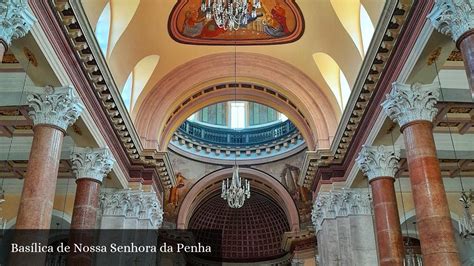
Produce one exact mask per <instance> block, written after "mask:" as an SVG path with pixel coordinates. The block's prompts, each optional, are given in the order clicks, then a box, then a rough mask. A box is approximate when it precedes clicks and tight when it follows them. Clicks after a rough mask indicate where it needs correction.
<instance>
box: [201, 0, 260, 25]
mask: <svg viewBox="0 0 474 266" xmlns="http://www.w3.org/2000/svg"><path fill="white" fill-rule="evenodd" d="M260 7H261V3H260V0H251V1H249V0H202V1H201V11H202V12H204V13H205V14H206V19H207V20H210V19H211V18H213V19H214V21H215V22H216V24H217V26H218V27H219V28H223V29H225V30H227V29H229V30H238V29H239V28H240V26H246V25H247V23H248V22H249V21H250V20H252V19H255V18H256V17H257V8H260Z"/></svg>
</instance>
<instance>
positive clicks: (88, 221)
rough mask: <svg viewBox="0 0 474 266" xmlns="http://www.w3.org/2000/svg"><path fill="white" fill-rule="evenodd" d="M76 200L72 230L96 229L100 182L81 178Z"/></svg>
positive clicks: (78, 181)
mask: <svg viewBox="0 0 474 266" xmlns="http://www.w3.org/2000/svg"><path fill="white" fill-rule="evenodd" d="M76 184H77V187H76V198H75V200H74V210H73V213H72V220H71V229H73V230H74V229H95V228H96V216H97V209H98V208H99V193H100V184H99V182H97V181H95V180H92V179H87V178H81V179H78V180H77V181H76Z"/></svg>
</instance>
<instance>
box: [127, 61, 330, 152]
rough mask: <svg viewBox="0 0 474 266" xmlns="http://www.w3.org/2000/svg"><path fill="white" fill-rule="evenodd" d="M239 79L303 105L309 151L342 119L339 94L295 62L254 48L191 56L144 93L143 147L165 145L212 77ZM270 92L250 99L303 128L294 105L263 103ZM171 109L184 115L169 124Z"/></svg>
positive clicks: (139, 122) (139, 121)
mask: <svg viewBox="0 0 474 266" xmlns="http://www.w3.org/2000/svg"><path fill="white" fill-rule="evenodd" d="M236 60H237V61H236ZM234 79H237V82H239V81H242V82H251V83H254V84H259V85H263V86H268V87H270V88H272V89H273V90H274V92H275V93H277V94H278V95H280V96H281V97H282V98H285V99H288V100H289V101H292V103H293V104H294V105H295V106H296V107H298V110H299V112H298V113H299V115H300V116H302V117H305V118H306V120H307V128H308V129H307V130H306V131H307V133H305V134H306V136H305V135H303V136H304V137H305V140H306V142H307V143H308V148H309V150H315V149H316V146H317V147H318V148H329V145H330V142H331V141H332V138H333V137H334V134H335V131H336V129H337V121H338V119H337V115H336V114H337V113H338V108H339V107H338V105H337V103H336V102H335V99H333V98H329V97H327V96H326V94H325V93H324V92H323V91H322V90H321V89H320V88H319V87H318V86H317V85H316V83H314V81H313V80H311V79H310V78H309V77H308V76H306V75H305V74H304V73H303V72H301V71H300V70H299V69H297V68H295V67H294V66H292V65H290V64H288V63H286V62H284V61H282V60H279V59H276V58H274V57H271V56H267V55H261V54H255V53H237V54H234V53H219V54H213V55H207V56H203V57H200V58H197V59H194V60H191V61H189V62H187V63H186V64H183V65H181V66H179V67H177V68H175V69H174V70H173V71H171V72H170V73H168V74H167V75H166V76H165V77H163V78H162V79H161V80H160V81H159V82H158V83H157V84H156V85H155V86H154V89H153V90H152V91H150V92H149V93H148V94H146V95H141V96H140V98H139V100H138V102H137V107H138V108H137V111H136V113H134V115H136V117H135V125H136V127H137V131H138V133H139V135H140V137H141V139H142V143H143V145H144V147H145V148H146V149H157V148H158V149H159V150H165V149H166V146H167V144H168V142H169V139H170V138H171V134H170V133H169V132H170V131H172V129H173V128H177V127H178V126H179V122H180V121H181V122H182V121H184V119H185V118H187V117H188V116H186V115H189V114H191V111H192V110H195V109H197V108H198V107H195V108H194V109H187V110H186V111H187V112H183V111H182V110H185V109H181V107H182V106H181V105H182V103H183V101H184V100H185V99H187V98H189V97H193V96H194V95H197V94H199V93H200V91H201V90H202V89H203V88H206V87H207V86H209V85H210V84H209V81H212V82H213V83H214V84H216V81H218V80H219V81H221V82H222V81H227V82H229V81H234ZM221 94H222V95H221ZM224 95H225V93H224V92H216V95H215V97H213V98H214V99H209V100H208V101H207V102H206V105H209V104H212V103H215V102H218V101H223V100H224V99H223V98H225V96H224ZM267 96H268V95H267V94H264V92H262V91H260V92H258V91H257V92H255V93H254V96H253V97H252V99H248V100H252V101H257V102H259V103H262V104H266V105H268V106H270V107H272V108H274V107H278V108H275V109H276V110H278V111H280V112H282V113H284V114H285V115H287V116H288V117H291V116H293V120H292V121H295V125H297V127H298V126H299V129H300V131H302V132H303V131H304V129H303V128H302V125H301V124H300V125H298V123H299V122H298V121H296V120H294V118H295V115H292V114H291V113H290V112H289V110H283V109H284V108H282V107H281V106H277V104H275V103H273V104H272V103H270V102H266V103H265V102H262V101H264V100H265V98H267ZM219 97H220V98H219ZM234 97H235V96H234ZM238 97H239V100H243V99H242V96H241V95H240V91H239V94H238ZM200 101H201V100H198V101H197V102H200ZM196 105H199V104H196ZM201 105H203V104H201ZM156 114H160V115H156ZM172 114H179V115H178V116H179V117H181V116H182V117H181V118H180V119H175V120H173V121H172V122H173V123H172V124H170V123H169V119H170V117H171V115H172ZM183 117H184V118H183ZM290 119H291V118H290ZM310 144H313V145H310Z"/></svg>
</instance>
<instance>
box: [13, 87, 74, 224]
mask: <svg viewBox="0 0 474 266" xmlns="http://www.w3.org/2000/svg"><path fill="white" fill-rule="evenodd" d="M27 99H28V103H29V106H30V108H31V111H30V112H29V115H30V117H31V119H32V120H33V123H34V127H33V131H34V136H33V144H32V147H31V152H30V158H29V160H28V167H27V171H26V177H25V181H24V183H23V191H22V194H21V199H20V207H19V210H18V217H17V220H16V228H17V229H49V226H50V223H51V214H52V211H53V201H54V192H55V190H56V181H57V176H58V168H59V160H60V154H61V146H62V142H63V138H64V134H65V132H66V129H67V127H68V126H70V125H72V124H73V123H74V122H75V121H76V120H77V118H78V117H79V115H80V114H81V112H82V111H83V106H82V104H81V103H80V101H79V98H78V97H77V96H76V95H75V94H74V90H73V89H72V88H70V87H60V88H53V87H46V88H45V89H44V91H43V92H40V93H32V94H30V95H28V97H27Z"/></svg>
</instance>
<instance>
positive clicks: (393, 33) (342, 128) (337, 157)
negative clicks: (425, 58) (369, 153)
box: [299, 1, 427, 190]
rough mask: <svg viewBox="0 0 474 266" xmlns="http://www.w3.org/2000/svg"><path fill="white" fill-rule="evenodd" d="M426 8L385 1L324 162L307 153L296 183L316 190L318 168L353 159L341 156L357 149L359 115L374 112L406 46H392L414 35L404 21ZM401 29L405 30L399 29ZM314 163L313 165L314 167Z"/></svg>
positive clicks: (339, 165)
mask: <svg viewBox="0 0 474 266" xmlns="http://www.w3.org/2000/svg"><path fill="white" fill-rule="evenodd" d="M426 8H427V7H425V6H424V5H420V4H418V5H413V6H410V5H405V4H402V3H400V2H398V3H397V2H390V1H389V2H387V4H386V6H385V8H384V11H383V12H382V15H381V21H380V22H379V23H378V26H377V28H376V30H375V33H376V35H374V37H373V40H372V42H371V47H370V48H369V50H368V54H367V55H366V57H365V59H364V62H363V65H362V67H361V71H360V72H359V75H358V77H357V80H356V83H355V85H354V87H353V89H352V93H351V97H350V99H349V101H348V104H347V107H346V108H345V110H344V113H343V116H342V118H341V121H340V123H339V127H338V128H337V131H336V134H335V136H334V140H333V142H332V144H331V147H330V149H328V150H325V151H324V158H325V162H324V163H320V162H318V161H317V160H318V159H317V158H312V156H314V155H312V154H309V153H308V154H307V156H306V158H305V167H303V168H302V171H301V175H300V180H299V183H300V184H304V186H305V187H308V188H309V187H311V188H312V189H313V190H317V186H318V183H319V182H320V181H322V179H323V174H322V171H327V172H334V169H332V168H331V169H329V166H330V165H331V167H333V166H334V167H336V168H338V169H341V170H343V169H344V168H345V167H347V164H348V163H349V162H353V161H352V160H345V158H346V157H347V156H348V155H347V154H349V156H355V154H356V152H357V150H356V151H354V148H355V149H357V145H359V144H358V143H357V142H358V139H360V138H354V136H355V135H356V132H357V131H358V129H359V128H360V127H361V125H362V126H363V127H367V122H365V121H366V119H363V117H364V116H365V117H367V116H371V115H372V114H373V112H374V110H373V107H371V105H372V103H373V102H377V99H376V98H377V91H380V89H377V88H380V87H381V88H385V86H384V85H383V84H384V83H386V80H387V79H389V78H392V75H393V74H392V73H395V72H393V71H395V70H396V69H394V68H396V67H397V65H396V64H393V62H394V61H393V58H394V57H400V56H401V55H400V54H401V53H404V52H406V50H405V48H408V47H409V46H406V45H405V46H403V47H402V49H395V48H396V47H397V44H398V43H400V41H403V40H406V39H407V38H408V39H410V42H411V39H415V37H413V36H411V35H410V32H411V31H413V29H412V28H413V27H416V26H417V24H415V23H417V22H416V21H415V22H414V23H410V24H414V26H411V25H410V24H408V23H407V19H408V18H409V14H410V13H415V14H416V13H417V12H420V10H421V12H423V11H424V9H426ZM414 17H415V18H417V17H416V16H411V18H414ZM402 29H405V30H404V31H402ZM406 31H409V33H406ZM402 32H405V34H403V35H401V34H402ZM407 36H408V37H407ZM399 39H402V40H399ZM402 56H404V55H402ZM390 62H392V64H390ZM396 62H397V61H396ZM392 65H393V66H392ZM391 71H392V72H391ZM384 73H385V75H384ZM387 73H390V74H387ZM387 77H388V78H387ZM390 82H391V81H390ZM381 84H382V85H381ZM367 114H368V115H367ZM359 133H360V131H359ZM354 142H355V143H354ZM351 147H352V148H351ZM310 163H312V166H313V168H314V172H313V171H311V172H313V174H307V172H308V171H307V168H306V167H307V166H309V165H310ZM316 165H317V167H314V166H316ZM333 177H334V176H333ZM338 178H339V176H338ZM324 179H325V182H329V177H328V176H326V177H324Z"/></svg>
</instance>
